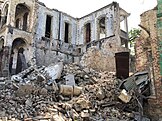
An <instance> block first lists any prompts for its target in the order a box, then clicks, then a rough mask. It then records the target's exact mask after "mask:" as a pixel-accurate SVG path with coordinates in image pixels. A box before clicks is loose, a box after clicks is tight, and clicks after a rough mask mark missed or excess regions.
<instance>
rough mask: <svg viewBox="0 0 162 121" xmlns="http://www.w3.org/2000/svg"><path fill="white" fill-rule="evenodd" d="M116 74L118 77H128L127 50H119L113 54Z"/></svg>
mask: <svg viewBox="0 0 162 121" xmlns="http://www.w3.org/2000/svg"><path fill="white" fill-rule="evenodd" d="M115 61H116V76H117V78H120V79H126V78H128V77H129V52H120V53H116V54H115Z"/></svg>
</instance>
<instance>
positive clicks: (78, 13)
mask: <svg viewBox="0 0 162 121" xmlns="http://www.w3.org/2000/svg"><path fill="white" fill-rule="evenodd" d="M39 1H41V2H43V3H45V5H46V6H47V7H49V8H55V9H58V10H59V11H63V12H65V13H67V14H69V15H71V16H73V17H77V18H80V17H82V16H84V15H87V14H89V13H91V12H93V11H95V10H97V9H99V8H102V7H103V6H106V5H108V4H110V3H112V2H113V0H39ZM114 1H116V2H118V3H119V6H120V7H121V8H123V9H124V10H126V11H127V12H128V13H131V15H130V16H129V17H128V26H129V30H130V29H131V28H137V27H138V24H139V23H140V14H141V13H143V12H144V11H147V10H149V9H152V8H154V7H155V6H156V5H157V0H114Z"/></svg>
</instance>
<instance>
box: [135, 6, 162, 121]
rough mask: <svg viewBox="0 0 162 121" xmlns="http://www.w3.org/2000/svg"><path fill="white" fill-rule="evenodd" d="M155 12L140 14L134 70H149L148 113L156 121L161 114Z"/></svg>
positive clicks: (153, 10) (154, 10)
mask: <svg viewBox="0 0 162 121" xmlns="http://www.w3.org/2000/svg"><path fill="white" fill-rule="evenodd" d="M156 14H157V10H156V8H154V9H152V10H149V11H146V12H144V13H143V14H141V23H140V25H141V28H142V32H141V35H140V37H139V38H138V39H137V40H136V47H135V50H136V70H137V71H142V70H149V71H150V77H151V80H152V83H151V93H152V97H153V98H150V99H149V107H147V108H148V111H149V114H150V115H151V117H153V118H155V119H153V120H157V119H158V118H159V117H160V116H161V114H162V111H161V108H162V107H161V103H162V102H161V91H162V90H161V78H160V67H159V66H160V65H159V53H158V40H157V26H156V24H157V17H156Z"/></svg>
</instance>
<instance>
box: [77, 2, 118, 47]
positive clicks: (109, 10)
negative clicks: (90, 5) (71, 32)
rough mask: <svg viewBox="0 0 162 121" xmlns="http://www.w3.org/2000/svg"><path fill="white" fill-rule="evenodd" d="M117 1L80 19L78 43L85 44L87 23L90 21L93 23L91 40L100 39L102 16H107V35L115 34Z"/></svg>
mask: <svg viewBox="0 0 162 121" xmlns="http://www.w3.org/2000/svg"><path fill="white" fill-rule="evenodd" d="M116 7H118V6H117V3H115V2H114V3H112V4H110V5H108V6H106V7H103V8H102V9H100V10H98V11H95V12H93V13H91V14H88V15H86V16H84V17H82V18H80V19H79V26H78V27H79V28H78V29H79V32H78V40H79V41H77V44H85V43H86V42H85V25H86V24H87V23H90V25H91V41H96V40H98V39H99V37H98V31H99V26H98V24H99V19H101V17H105V30H106V37H109V36H111V35H113V34H114V28H115V27H114V21H116V19H119V18H117V16H116V14H115V9H116V10H117V8H116Z"/></svg>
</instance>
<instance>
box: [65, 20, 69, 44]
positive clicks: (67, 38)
mask: <svg viewBox="0 0 162 121" xmlns="http://www.w3.org/2000/svg"><path fill="white" fill-rule="evenodd" d="M64 41H65V43H69V24H68V23H65V37H64Z"/></svg>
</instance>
